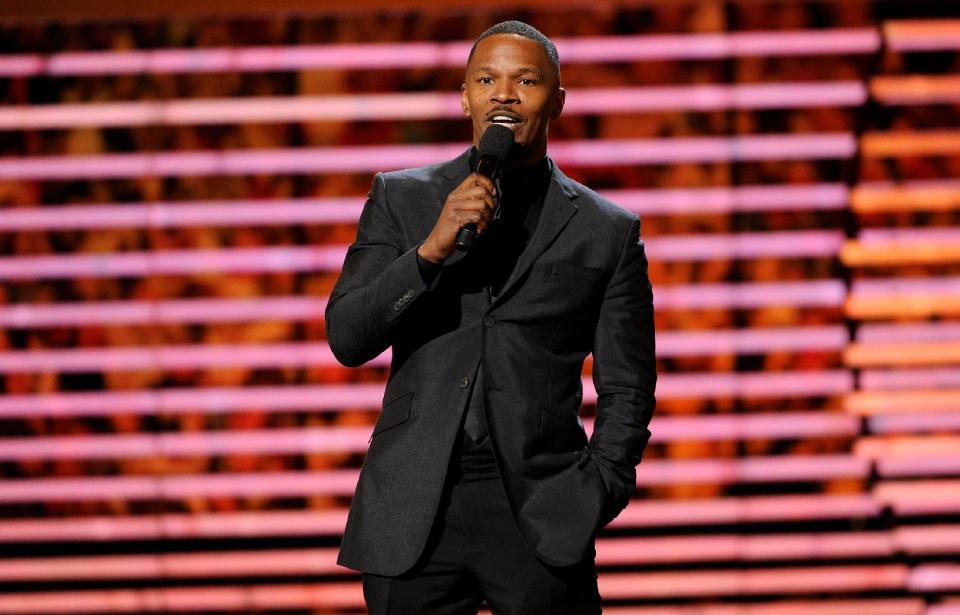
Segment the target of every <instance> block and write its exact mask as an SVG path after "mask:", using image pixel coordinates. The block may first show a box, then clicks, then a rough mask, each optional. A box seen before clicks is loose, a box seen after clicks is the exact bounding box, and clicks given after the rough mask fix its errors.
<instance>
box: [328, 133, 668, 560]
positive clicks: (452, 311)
mask: <svg viewBox="0 0 960 615" xmlns="http://www.w3.org/2000/svg"><path fill="white" fill-rule="evenodd" d="M468 154H469V152H466V153H464V154H463V155H461V156H459V157H458V158H456V159H454V160H452V161H449V162H445V163H442V164H437V165H433V166H428V167H423V168H419V169H409V170H404V171H396V172H391V173H385V174H377V176H376V178H375V179H374V182H373V187H372V188H371V190H370V194H369V199H368V200H367V202H366V205H365V206H364V209H363V214H362V215H361V217H360V223H359V229H358V231H357V239H356V241H355V243H354V244H353V245H351V246H350V249H349V251H348V252H347V256H346V260H345V262H344V265H343V271H342V273H341V275H340V278H339V280H338V281H337V284H336V286H335V287H334V289H333V292H332V293H331V295H330V301H329V304H328V306H327V311H326V322H327V331H328V337H329V342H330V347H331V349H332V350H333V352H334V354H335V355H336V357H337V358H338V359H339V360H340V361H341V362H342V363H344V364H345V365H349V366H356V365H361V364H362V363H364V362H366V361H368V360H370V359H372V358H374V357H375V356H377V355H378V354H380V353H381V352H382V351H383V350H384V349H386V348H388V347H391V346H392V348H393V358H392V364H391V369H390V377H389V381H388V383H387V387H386V392H385V394H384V398H383V410H382V412H381V414H380V417H379V419H378V421H377V424H376V426H375V428H374V431H373V437H372V438H371V443H370V448H369V451H368V452H367V456H366V460H365V461H364V464H363V469H362V470H361V472H360V480H359V483H358V485H357V491H356V495H355V496H354V500H353V504H352V506H351V508H350V515H349V517H348V521H347V527H346V530H345V534H344V538H343V543H342V545H341V549H340V557H339V560H338V561H339V563H340V564H342V565H344V566H347V567H350V568H354V569H357V570H363V571H364V572H370V573H374V574H381V575H391V576H392V575H398V574H401V573H403V572H405V571H406V570H408V569H409V568H410V567H411V566H413V564H414V563H415V562H416V560H417V558H418V557H419V555H420V554H421V552H422V550H423V548H424V545H425V543H426V540H427V535H428V533H429V531H430V527H431V525H432V523H433V521H434V517H435V514H436V512H437V507H438V504H439V500H440V495H441V490H442V488H443V483H444V478H445V476H446V472H447V468H448V465H449V462H450V457H451V454H452V451H453V447H454V443H455V441H456V440H457V438H458V437H459V426H460V423H461V417H462V413H463V410H464V409H465V407H466V405H467V402H468V395H469V393H470V389H471V383H472V380H473V379H474V378H475V377H476V375H477V370H478V369H482V370H483V374H482V375H483V378H482V382H483V385H484V386H483V391H482V394H483V401H484V404H485V408H486V413H487V422H488V425H489V429H490V433H491V437H492V441H493V444H494V449H495V453H496V457H497V461H498V465H499V467H500V470H501V475H502V477H503V480H504V484H505V487H506V490H507V494H508V496H509V500H510V505H511V508H512V510H513V512H514V514H515V515H516V518H517V522H518V524H519V526H520V529H521V530H522V532H523V535H524V536H525V537H526V539H527V541H528V543H529V545H530V546H531V547H532V548H533V549H535V550H536V552H537V554H538V556H539V557H540V558H541V559H542V560H543V561H544V562H546V563H548V564H551V565H569V564H573V563H575V562H578V561H580V560H581V559H582V558H583V557H584V555H585V554H586V553H587V551H588V550H589V548H590V547H591V546H592V541H593V537H594V535H595V533H596V531H597V530H598V529H599V528H601V527H602V526H603V525H605V524H606V523H608V522H609V521H610V520H611V519H612V518H613V517H615V516H616V515H617V514H618V513H619V512H620V511H621V510H622V509H623V508H624V507H625V506H626V504H627V502H628V500H629V498H630V496H631V494H632V493H633V492H634V491H635V489H636V470H635V468H636V465H637V464H638V463H639V462H640V456H641V454H642V452H643V449H644V447H645V446H646V443H647V440H648V438H649V435H650V432H649V431H648V430H647V424H648V423H649V421H650V417H651V415H652V413H653V408H654V385H655V382H656V373H655V362H654V330H653V303H652V294H651V289H650V284H649V281H648V277H647V261H646V257H645V255H644V251H643V242H642V241H641V240H640V238H639V233H640V222H639V219H638V218H637V216H636V215H634V214H632V213H630V212H628V211H626V210H623V209H621V208H619V207H617V206H616V205H614V204H612V203H610V202H609V201H607V200H605V199H604V198H602V197H601V196H599V195H598V194H596V193H595V192H593V191H592V190H590V189H589V188H586V187H585V186H582V185H581V184H578V183H577V182H574V181H573V180H571V179H569V178H568V177H566V176H565V175H564V174H563V173H561V172H560V171H559V169H557V168H556V165H554V166H553V168H554V171H553V175H552V177H551V180H550V186H549V189H548V191H547V195H546V199H545V201H544V204H543V212H542V214H541V218H540V223H539V225H538V226H537V229H536V231H535V233H534V234H533V236H532V237H531V239H530V242H529V244H528V245H527V248H526V250H525V251H524V252H523V254H522V255H521V256H520V258H519V260H518V262H517V265H516V267H515V269H514V271H513V273H512V274H511V275H510V277H509V279H508V280H507V282H506V284H505V285H504V287H503V289H502V290H501V292H500V294H499V295H497V297H496V298H495V299H493V301H492V302H491V301H490V299H489V298H488V297H487V295H485V294H484V293H483V292H482V289H481V288H477V287H476V286H477V285H476V284H475V283H474V282H472V280H473V276H472V275H471V271H476V268H477V267H481V266H482V263H478V262H474V261H475V259H471V258H470V256H469V255H468V256H466V257H462V258H458V257H453V258H451V259H449V260H448V261H446V262H445V263H444V266H443V269H442V270H441V273H440V274H439V276H438V277H437V278H435V279H434V280H433V281H432V282H431V284H430V286H429V287H427V286H426V285H425V284H424V281H423V279H422V278H421V276H420V272H419V269H418V266H417V259H416V250H417V247H418V246H419V245H420V244H421V242H423V240H424V239H425V238H426V237H427V235H428V234H429V233H430V230H431V229H432V228H433V225H434V223H435V222H436V220H437V217H438V215H439V213H440V210H441V209H442V207H443V204H444V201H445V200H446V197H447V194H449V193H450V191H451V190H453V189H454V188H455V187H456V186H457V185H458V184H459V183H460V182H462V181H463V179H464V178H465V177H466V176H467V175H468V174H469V173H470V168H469V163H468V158H469V156H468ZM591 352H592V353H593V356H594V363H593V379H594V384H595V387H596V389H597V393H598V400H597V418H596V422H595V425H594V431H593V436H592V437H591V439H590V440H589V442H588V441H587V437H586V435H585V433H584V430H583V426H582V424H581V422H580V419H579V410H580V404H581V400H582V387H581V370H582V368H583V362H584V359H585V358H586V357H587V355H588V354H590V353H591Z"/></svg>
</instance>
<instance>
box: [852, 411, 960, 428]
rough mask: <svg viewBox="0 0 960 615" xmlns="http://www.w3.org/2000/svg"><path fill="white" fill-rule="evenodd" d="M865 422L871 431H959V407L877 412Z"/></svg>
mask: <svg viewBox="0 0 960 615" xmlns="http://www.w3.org/2000/svg"><path fill="white" fill-rule="evenodd" d="M867 424H868V425H869V426H870V432H871V433H883V434H892V433H905V432H919V431H958V432H960V409H956V410H946V411H939V412H929V413H925V412H906V413H904V414H877V415H874V416H871V417H870V418H869V419H867Z"/></svg>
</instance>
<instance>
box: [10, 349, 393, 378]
mask: <svg viewBox="0 0 960 615" xmlns="http://www.w3.org/2000/svg"><path fill="white" fill-rule="evenodd" d="M389 361H390V353H389V351H387V352H386V353H384V354H383V355H381V356H380V357H379V358H377V359H373V360H372V361H371V362H370V363H368V365H379V366H383V365H388V364H389ZM310 365H315V366H328V367H329V366H337V365H339V363H338V362H337V360H336V359H335V358H334V356H333V353H332V352H331V351H330V347H329V346H327V344H325V343H302V342H289V343H281V344H221V345H214V344H191V345H182V346H154V347H120V346H118V347H103V348H71V349H64V350H25V351H8V352H0V372H8V373H9V372H31V371H44V372H51V371H54V372H61V373H76V372H89V371H100V370H103V371H138V370H147V369H188V368H204V367H213V366H220V367H231V366H232V367H303V366H310Z"/></svg>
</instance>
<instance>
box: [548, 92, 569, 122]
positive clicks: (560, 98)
mask: <svg viewBox="0 0 960 615" xmlns="http://www.w3.org/2000/svg"><path fill="white" fill-rule="evenodd" d="M553 96H554V105H553V113H551V114H550V119H551V120H555V119H557V118H558V117H560V114H561V113H563V103H565V102H566V101H567V91H566V90H565V89H563V88H561V87H558V88H557V91H556V92H554V93H553Z"/></svg>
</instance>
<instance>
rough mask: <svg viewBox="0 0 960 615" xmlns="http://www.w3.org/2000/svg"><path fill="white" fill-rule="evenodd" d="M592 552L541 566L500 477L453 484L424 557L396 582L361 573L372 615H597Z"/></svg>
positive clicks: (598, 597) (598, 600) (594, 567)
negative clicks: (486, 614) (483, 613)
mask: <svg viewBox="0 0 960 615" xmlns="http://www.w3.org/2000/svg"><path fill="white" fill-rule="evenodd" d="M594 556H595V554H591V556H590V557H588V558H586V559H585V560H584V561H582V562H580V563H579V564H576V565H574V566H565V567H553V566H548V565H546V564H544V563H542V562H541V561H540V560H538V559H537V558H536V556H535V555H534V554H533V551H532V550H531V549H530V548H529V547H528V546H527V545H526V543H525V541H524V539H523V537H522V536H521V535H520V529H519V528H518V527H517V524H516V521H515V520H514V518H513V514H512V513H511V512H510V505H509V504H508V502H507V495H506V492H505V491H504V488H503V484H502V483H501V481H500V479H499V478H492V479H482V480H473V481H461V480H454V481H452V482H451V484H450V485H449V486H448V489H447V491H446V493H445V497H444V501H443V503H442V505H441V509H440V512H439V514H438V515H437V520H436V522H435V523H434V527H433V530H432V533H431V536H430V539H429V541H428V544H427V547H426V549H425V551H424V554H423V556H422V557H421V559H420V561H419V562H418V563H417V565H416V566H414V568H413V569H412V570H411V571H409V572H407V573H405V574H403V575H401V576H399V577H384V576H379V575H373V574H366V573H365V574H364V575H363V596H364V599H365V600H366V602H367V608H368V609H369V612H370V614H371V615H421V614H422V615H465V614H468V613H469V614H471V615H474V614H476V613H477V610H478V609H479V607H480V605H481V603H482V602H484V601H486V603H487V605H488V606H489V607H490V609H491V610H492V611H493V613H494V614H495V615H514V614H517V615H520V614H522V615H560V614H567V613H570V614H574V613H590V614H594V613H600V594H599V592H598V591H597V572H596V565H595V562H594Z"/></svg>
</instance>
